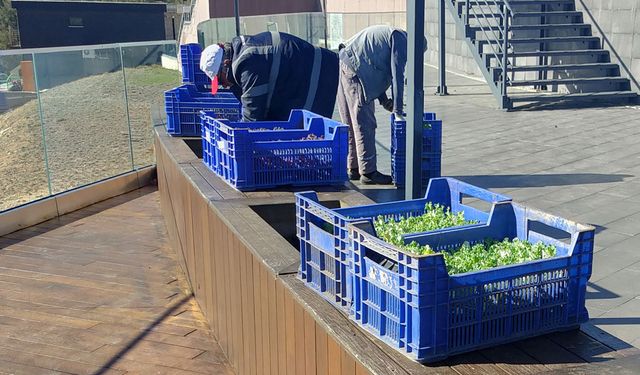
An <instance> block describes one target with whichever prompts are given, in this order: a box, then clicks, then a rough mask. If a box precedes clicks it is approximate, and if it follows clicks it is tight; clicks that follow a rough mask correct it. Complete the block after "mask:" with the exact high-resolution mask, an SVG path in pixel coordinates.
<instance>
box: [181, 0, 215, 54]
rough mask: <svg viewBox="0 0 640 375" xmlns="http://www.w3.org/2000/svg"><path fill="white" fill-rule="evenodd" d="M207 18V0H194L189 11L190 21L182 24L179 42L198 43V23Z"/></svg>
mask: <svg viewBox="0 0 640 375" xmlns="http://www.w3.org/2000/svg"><path fill="white" fill-rule="evenodd" d="M208 19H209V0H196V1H195V4H194V6H193V10H192V12H191V22H189V23H185V24H184V25H183V26H182V32H181V34H180V44H186V43H198V24H199V23H200V22H204V21H206V20H208Z"/></svg>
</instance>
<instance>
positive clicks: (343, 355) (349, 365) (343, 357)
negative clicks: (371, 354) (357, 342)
mask: <svg viewBox="0 0 640 375" xmlns="http://www.w3.org/2000/svg"><path fill="white" fill-rule="evenodd" d="M340 363H341V364H342V375H355V374H356V361H355V360H354V359H353V357H352V356H351V355H350V354H349V353H347V352H346V351H344V350H341V351H340Z"/></svg>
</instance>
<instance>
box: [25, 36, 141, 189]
mask: <svg viewBox="0 0 640 375" xmlns="http://www.w3.org/2000/svg"><path fill="white" fill-rule="evenodd" d="M34 67H35V69H34V70H35V74H36V79H37V82H38V90H39V93H40V95H39V97H40V105H41V114H42V122H43V124H44V136H45V139H46V150H47V156H48V158H47V160H48V167H49V177H50V185H51V191H52V193H53V194H56V193H60V192H63V191H66V190H69V189H73V188H76V187H80V186H83V185H87V184H89V183H93V182H96V181H100V180H103V179H106V178H109V177H112V176H116V175H118V174H122V173H124V172H127V171H130V170H132V168H133V160H132V150H131V142H130V134H129V125H128V120H127V107H126V102H125V86H124V76H123V69H122V59H121V56H120V47H118V46H115V47H113V46H109V47H106V46H105V47H97V46H93V47H87V48H86V49H80V50H68V49H63V50H58V51H51V52H49V51H44V52H40V51H39V52H36V53H35V54H34Z"/></svg>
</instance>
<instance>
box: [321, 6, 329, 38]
mask: <svg viewBox="0 0 640 375" xmlns="http://www.w3.org/2000/svg"><path fill="white" fill-rule="evenodd" d="M322 18H324V48H326V49H329V40H328V39H329V30H328V29H329V23H328V21H327V0H322Z"/></svg>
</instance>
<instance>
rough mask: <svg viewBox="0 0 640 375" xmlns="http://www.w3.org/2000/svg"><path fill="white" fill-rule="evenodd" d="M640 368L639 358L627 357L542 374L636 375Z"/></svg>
mask: <svg viewBox="0 0 640 375" xmlns="http://www.w3.org/2000/svg"><path fill="white" fill-rule="evenodd" d="M639 368H640V356H637V355H636V356H628V357H623V358H619V359H615V360H611V361H606V362H598V363H589V364H585V365H580V366H567V367H566V368H563V369H562V370H560V371H558V370H549V371H545V372H544V373H543V374H545V375H547V374H563V375H636V374H637V373H638V369H639Z"/></svg>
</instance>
